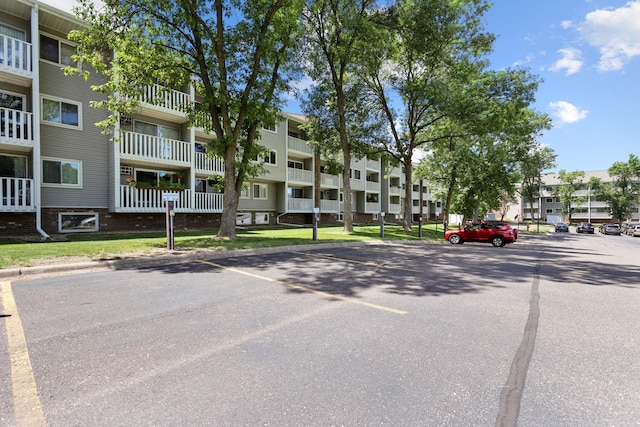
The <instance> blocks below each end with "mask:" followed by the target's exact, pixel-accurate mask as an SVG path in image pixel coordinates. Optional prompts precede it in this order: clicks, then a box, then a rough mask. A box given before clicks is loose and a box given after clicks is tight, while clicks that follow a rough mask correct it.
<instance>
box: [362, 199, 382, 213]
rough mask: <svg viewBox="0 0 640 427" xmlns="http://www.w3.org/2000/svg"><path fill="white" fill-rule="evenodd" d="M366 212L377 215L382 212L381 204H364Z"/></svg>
mask: <svg viewBox="0 0 640 427" xmlns="http://www.w3.org/2000/svg"><path fill="white" fill-rule="evenodd" d="M364 210H365V212H366V213H376V212H380V203H378V202H375V203H374V202H367V203H365V204H364Z"/></svg>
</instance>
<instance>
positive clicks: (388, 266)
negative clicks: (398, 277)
mask: <svg viewBox="0 0 640 427" xmlns="http://www.w3.org/2000/svg"><path fill="white" fill-rule="evenodd" d="M289 252H291V253H293V254H300V255H306V256H310V257H317V258H326V259H332V260H338V261H345V262H351V263H354V264H361V265H367V266H369V267H380V268H386V269H388V270H403V271H411V272H413V273H422V272H423V271H422V270H416V269H413V268H406V267H394V266H392V265H384V264H377V263H375V262H371V261H358V260H355V259H349V258H340V257H336V256H332V255H323V254H318V253H309V252H298V251H289Z"/></svg>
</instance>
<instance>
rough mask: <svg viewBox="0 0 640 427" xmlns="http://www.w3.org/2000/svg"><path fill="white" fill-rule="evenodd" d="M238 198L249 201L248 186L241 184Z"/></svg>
mask: <svg viewBox="0 0 640 427" xmlns="http://www.w3.org/2000/svg"><path fill="white" fill-rule="evenodd" d="M240 198H241V199H250V198H251V194H250V193H249V184H243V185H242V190H240Z"/></svg>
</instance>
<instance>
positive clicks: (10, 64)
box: [0, 34, 33, 86]
mask: <svg viewBox="0 0 640 427" xmlns="http://www.w3.org/2000/svg"><path fill="white" fill-rule="evenodd" d="M0 73H3V74H5V75H4V76H3V80H4V81H6V82H7V83H13V84H18V85H20V86H30V85H31V79H32V78H33V72H32V71H31V43H27V42H25V41H22V40H18V39H14V38H13V37H8V36H4V35H1V34H0Z"/></svg>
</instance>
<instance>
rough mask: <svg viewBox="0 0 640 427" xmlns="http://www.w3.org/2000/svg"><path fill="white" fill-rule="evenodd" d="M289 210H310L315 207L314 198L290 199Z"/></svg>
mask: <svg viewBox="0 0 640 427" xmlns="http://www.w3.org/2000/svg"><path fill="white" fill-rule="evenodd" d="M288 208H289V211H306V212H310V211H311V210H312V209H313V199H293V198H290V199H289V203H288Z"/></svg>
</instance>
